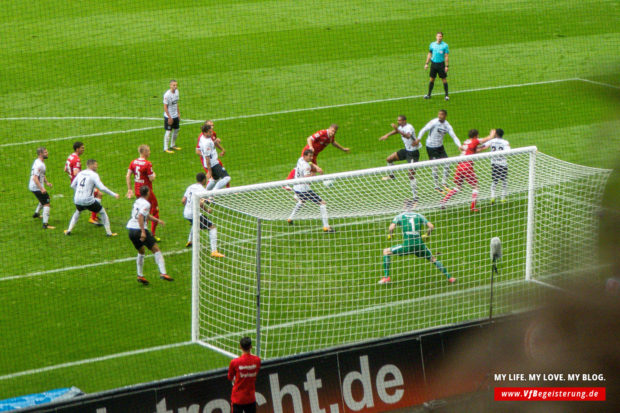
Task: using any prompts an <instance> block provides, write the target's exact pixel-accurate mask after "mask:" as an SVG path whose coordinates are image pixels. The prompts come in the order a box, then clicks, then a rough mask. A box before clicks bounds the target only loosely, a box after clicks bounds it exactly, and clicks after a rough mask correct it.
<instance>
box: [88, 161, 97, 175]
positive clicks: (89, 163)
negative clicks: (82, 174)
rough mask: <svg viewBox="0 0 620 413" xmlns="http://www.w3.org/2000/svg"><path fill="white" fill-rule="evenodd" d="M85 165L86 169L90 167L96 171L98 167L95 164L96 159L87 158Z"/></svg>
mask: <svg viewBox="0 0 620 413" xmlns="http://www.w3.org/2000/svg"><path fill="white" fill-rule="evenodd" d="M86 167H87V168H88V169H92V170H93V171H95V172H97V167H98V165H97V161H96V160H94V159H89V160H87V161H86Z"/></svg>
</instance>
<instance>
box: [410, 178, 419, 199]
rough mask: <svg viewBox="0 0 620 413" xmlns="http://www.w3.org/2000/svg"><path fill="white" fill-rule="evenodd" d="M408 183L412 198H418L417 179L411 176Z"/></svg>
mask: <svg viewBox="0 0 620 413" xmlns="http://www.w3.org/2000/svg"><path fill="white" fill-rule="evenodd" d="M409 185H411V193H412V194H413V200H414V201H415V200H416V199H418V181H417V180H416V179H415V178H413V179H411V180H410V181H409Z"/></svg>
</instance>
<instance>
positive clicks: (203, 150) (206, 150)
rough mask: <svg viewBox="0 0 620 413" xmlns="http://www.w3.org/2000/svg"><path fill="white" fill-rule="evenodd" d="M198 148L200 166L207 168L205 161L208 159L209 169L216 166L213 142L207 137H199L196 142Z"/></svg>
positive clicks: (215, 152) (215, 151)
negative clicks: (200, 158) (200, 160)
mask: <svg viewBox="0 0 620 413" xmlns="http://www.w3.org/2000/svg"><path fill="white" fill-rule="evenodd" d="M198 148H199V149H200V155H201V156H202V166H204V167H205V168H206V167H207V163H206V159H209V163H210V165H211V167H213V165H217V164H218V163H219V162H218V161H217V150H216V149H215V142H213V139H211V138H209V137H208V136H204V135H201V136H200V140H199V141H198Z"/></svg>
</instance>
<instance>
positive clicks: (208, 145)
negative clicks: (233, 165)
mask: <svg viewBox="0 0 620 413" xmlns="http://www.w3.org/2000/svg"><path fill="white" fill-rule="evenodd" d="M201 130H202V134H201V136H200V140H199V141H198V147H199V148H198V149H196V153H198V154H200V156H201V157H202V167H203V168H204V170H205V172H206V174H207V179H208V183H207V191H210V190H212V189H221V188H224V187H226V185H228V183H229V182H230V176H229V175H228V172H227V171H226V169H224V167H222V164H221V163H220V162H218V158H217V150H216V149H215V141H214V140H213V139H212V138H211V137H212V136H213V127H212V126H211V125H209V124H207V123H205V124H204V125H202V128H201Z"/></svg>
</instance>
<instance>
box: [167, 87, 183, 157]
mask: <svg viewBox="0 0 620 413" xmlns="http://www.w3.org/2000/svg"><path fill="white" fill-rule="evenodd" d="M180 119H181V112H180V111H179V89H178V84H177V81H176V80H174V79H172V80H171V81H170V89H168V90H167V91H166V93H164V129H165V130H166V132H165V134H164V152H166V153H174V150H173V149H175V150H177V151H180V150H181V148H179V147H178V146H176V145H177V136H178V135H179V127H180V126H179V122H180ZM171 132H172V140H171V141H170V133H171ZM168 142H170V146H169V147H168Z"/></svg>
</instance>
